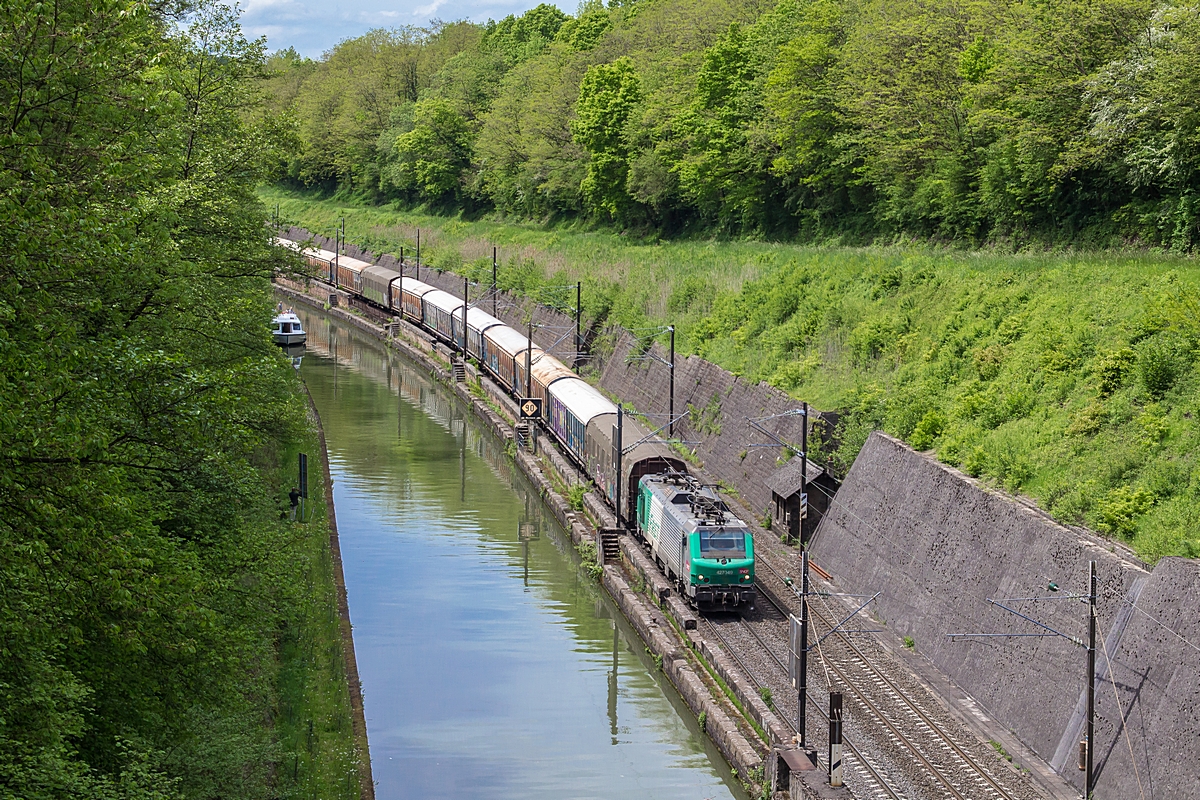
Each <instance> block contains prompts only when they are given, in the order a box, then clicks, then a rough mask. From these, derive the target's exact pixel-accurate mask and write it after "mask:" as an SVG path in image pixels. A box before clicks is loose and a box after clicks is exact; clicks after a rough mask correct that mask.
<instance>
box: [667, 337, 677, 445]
mask: <svg viewBox="0 0 1200 800" xmlns="http://www.w3.org/2000/svg"><path fill="white" fill-rule="evenodd" d="M670 331H671V361H670V367H671V394H670V398H669V399H668V401H667V436H669V437H671V438H674V437H675V326H674V325H672V326H671V328H670Z"/></svg>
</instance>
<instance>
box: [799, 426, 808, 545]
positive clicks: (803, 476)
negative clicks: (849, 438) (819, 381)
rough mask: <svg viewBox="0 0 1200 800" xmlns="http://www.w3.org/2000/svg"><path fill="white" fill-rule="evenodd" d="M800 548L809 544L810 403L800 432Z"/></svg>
mask: <svg viewBox="0 0 1200 800" xmlns="http://www.w3.org/2000/svg"><path fill="white" fill-rule="evenodd" d="M800 450H801V452H800V546H801V547H804V546H806V545H807V544H808V537H806V536H805V535H804V527H805V525H804V522H805V520H806V519H807V517H808V403H805V404H804V428H803V429H802V430H801V431H800Z"/></svg>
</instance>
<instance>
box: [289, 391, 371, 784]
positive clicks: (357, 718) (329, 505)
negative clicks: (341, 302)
mask: <svg viewBox="0 0 1200 800" xmlns="http://www.w3.org/2000/svg"><path fill="white" fill-rule="evenodd" d="M304 393H305V397H306V399H307V400H308V410H309V413H310V414H311V415H312V419H313V422H314V423H315V424H316V428H317V439H318V441H320V443H321V472H322V476H323V478H324V480H323V481H322V488H323V489H324V492H323V494H324V499H325V519H326V523H327V525H328V527H329V558H330V565H331V568H332V572H333V582H334V587H335V589H336V591H337V617H338V631H339V632H340V634H341V640H342V667H343V669H344V670H345V675H346V684H347V686H348V688H349V691H350V725H351V730H352V732H353V737H354V750H355V753H354V761H355V764H356V765H357V767H358V785H359V797H360V798H361V800H375V781H374V779H373V778H372V776H371V748H370V745H369V743H368V741H367V721H366V718H365V716H364V712H363V697H362V681H361V680H360V679H359V677H358V659H357V658H356V657H355V654H354V632H353V629H352V628H351V625H350V603H349V599H348V597H347V595H346V573H345V570H344V569H343V567H342V548H341V542H340V541H339V538H338V528H337V513H336V511H335V509H334V504H333V477H332V475H331V474H330V471H329V447H328V446H327V445H326V443H325V426H324V425H322V424H321V413H320V412H319V411H318V410H317V404H316V403H315V402H313V398H312V394H311V393H310V392H309V391H308V386H307V384H305V386H304Z"/></svg>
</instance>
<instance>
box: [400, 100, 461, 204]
mask: <svg viewBox="0 0 1200 800" xmlns="http://www.w3.org/2000/svg"><path fill="white" fill-rule="evenodd" d="M393 157H394V159H395V162H394V164H393V165H392V167H391V174H390V176H389V177H390V180H391V183H392V184H393V185H395V186H396V187H398V188H400V189H416V190H417V191H418V192H420V193H421V194H422V195H424V196H425V197H427V198H429V199H434V200H437V199H442V198H444V197H445V196H447V195H456V194H458V193H459V192H460V190H461V187H462V174H463V170H464V169H466V167H467V165H468V164H469V163H470V157H471V138H470V134H469V131H468V128H467V121H466V120H465V119H463V117H462V116H461V115H460V114H459V113H458V112H456V111H455V110H454V109H453V108H451V106H450V104H449V103H448V102H446V101H445V100H442V99H440V98H430V99H428V100H422V101H421V102H419V103H417V105H416V107H415V109H414V111H413V129H412V130H411V131H409V132H408V133H405V134H404V135H402V136H401V137H399V138H398V139H397V140H396V144H395V148H394V150H393Z"/></svg>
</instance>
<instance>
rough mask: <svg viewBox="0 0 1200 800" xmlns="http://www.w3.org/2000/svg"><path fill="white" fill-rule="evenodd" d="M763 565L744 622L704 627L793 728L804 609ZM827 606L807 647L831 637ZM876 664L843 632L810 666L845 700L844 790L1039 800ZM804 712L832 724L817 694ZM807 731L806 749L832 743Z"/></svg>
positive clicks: (818, 682)
mask: <svg viewBox="0 0 1200 800" xmlns="http://www.w3.org/2000/svg"><path fill="white" fill-rule="evenodd" d="M759 566H760V570H759V584H760V589H761V590H764V591H761V596H762V598H763V602H762V603H760V607H759V609H758V610H757V611H756V612H755V613H753V614H752V615H750V616H749V617H747V618H742V617H732V618H709V619H706V620H705V627H706V629H707V630H709V631H710V632H712V633H713V635H714V636H715V637H716V638H717V639H718V641H720V642H721V644H722V646H723V647H724V648H725V650H726V651H727V652H729V653H730V655H731V656H732V657H733V658H734V659H735V660H736V661H737V662H738V665H739V667H741V669H742V671H743V672H745V673H746V676H747V677H748V678H749V679H750V680H751V681H752V682H754V683H755V684H757V685H758V686H759V687H766V688H768V689H770V691H771V697H772V699H773V700H774V702H775V704H776V705H777V706H778V710H779V712H780V717H781V718H783V719H784V721H785V722H786V723H787V724H788V726H789V727H790V728H791V729H792V730H795V729H796V725H795V722H794V720H795V717H796V714H795V711H796V697H795V692H794V690H793V689H792V688H791V682H790V678H789V676H788V672H787V662H786V658H787V651H788V648H789V644H788V634H787V625H788V621H787V620H788V615H789V614H790V613H793V612H795V611H798V601H796V603H795V605H796V606H797V607H796V608H791V607H790V606H791V605H792V603H790V602H789V600H791V595H792V591H791V589H790V587H788V585H787V584H786V583H784V579H783V576H782V575H780V573H779V572H778V571H777V570H776V569H775V568H774V566H772V565H771V564H770V562H769V561H767V560H765V559H763V558H761V556H760V558H759ZM764 573H765V574H764ZM763 578H767V580H766V581H764V580H762V579H763ZM823 605H825V604H824V603H822V602H814V601H813V600H811V599H810V602H809V613H810V619H811V620H812V624H813V631H812V635H811V639H810V641H816V639H818V638H820V637H821V636H824V635H826V634H828V633H829V631H830V630H831V629H832V627H833V625H834V624H835V623H834V613H833V609H823V608H822V606H823ZM733 639H736V640H738V642H737V643H735V642H733V641H731V640H733ZM738 645H740V646H738ZM754 651H758V653H761V654H763V655H758V656H756V655H754ZM878 661H879V659H878V658H875V659H873V658H871V657H868V655H867V654H866V653H865V652H863V649H862V648H860V647H859V646H858V645H856V644H855V643H854V641H852V640H851V638H850V637H849V636H847V635H845V634H843V633H841V632H838V633H835V634H833V635H831V636H829V638H828V639H826V640H825V643H824V644H822V645H821V647H820V648H819V649H814V650H813V651H812V652H811V653H810V659H809V665H810V670H812V671H811V672H810V687H814V688H815V686H824V684H825V683H826V677H827V678H828V681H829V682H830V683H832V684H834V688H836V689H840V690H842V691H844V692H845V693H846V695H847V702H848V703H849V704H850V705H849V706H848V710H849V711H850V713H849V714H847V720H846V726H845V734H844V736H843V742H844V743H845V748H846V751H847V758H846V767H847V770H846V783H847V785H848V786H849V787H850V788H851V789H852V790H853V791H854V793H855V795H856V796H857V797H860V798H867V797H882V798H912V799H913V800H917V799H918V798H928V799H929V800H933V799H934V798H948V799H949V800H1033V799H1034V798H1038V797H1040V796H1041V795H1040V794H1039V793H1038V792H1036V791H1035V790H1034V789H1033V787H1032V786H1031V785H1029V783H1028V782H1027V781H1026V780H1024V779H1023V778H1022V776H1020V775H1019V774H1018V773H1017V772H1016V771H1015V770H1013V769H1011V768H1010V767H1009V766H1008V764H1007V763H1005V762H1002V761H1001V760H1000V758H999V756H998V754H996V753H995V752H993V751H991V749H990V748H989V747H988V746H987V745H986V744H983V743H982V742H980V741H978V738H977V737H974V736H972V735H971V734H969V732H966V731H965V730H964V729H963V728H962V726H961V724H960V723H958V722H957V720H952V718H950V717H949V715H947V714H946V713H945V711H944V709H941V708H937V709H931V708H926V707H923V706H922V704H921V703H920V702H918V700H917V699H914V697H912V696H910V694H909V692H907V691H905V689H903V688H902V687H901V686H900V685H899V684H898V683H897V681H896V680H894V679H893V678H892V677H890V676H889V675H887V674H886V672H885V670H884V668H883V667H881V666H879V664H878ZM748 662H752V663H748ZM814 673H815V674H814ZM807 705H808V709H809V712H810V713H811V712H812V711H814V710H815V711H816V712H817V714H819V715H820V716H821V717H823V718H824V719H825V720H827V719H828V717H827V715H826V713H825V711H824V709H823V708H822V707H821V705H820V703H818V702H816V701H815V700H814V698H813V697H812V696H811V694H810V697H809V702H808V704H807ZM788 712H790V715H789V713H788ZM808 727H809V742H810V744H817V743H818V740H819V742H820V743H821V744H825V743H826V738H825V736H824V734H825V731H824V730H820V731H814V730H813V728H822V729H823V728H824V727H825V726H824V725H821V724H820V723H818V724H817V725H815V726H813V725H811V724H810V725H809V726H808ZM947 728H948V729H949V730H947ZM814 733H817V734H818V735H817V736H816V737H814V736H813V734H814Z"/></svg>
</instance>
